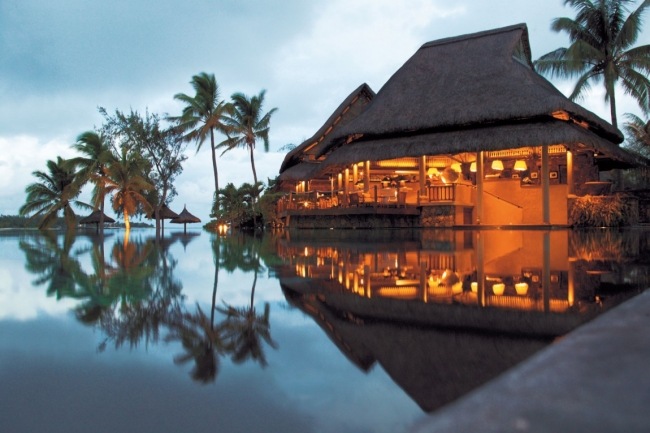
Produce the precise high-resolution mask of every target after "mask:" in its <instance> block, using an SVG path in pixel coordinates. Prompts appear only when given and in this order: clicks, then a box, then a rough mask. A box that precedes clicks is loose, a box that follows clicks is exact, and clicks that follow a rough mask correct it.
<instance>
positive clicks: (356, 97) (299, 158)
mask: <svg viewBox="0 0 650 433" xmlns="http://www.w3.org/2000/svg"><path fill="white" fill-rule="evenodd" d="M374 96H375V92H374V91H373V90H372V89H371V88H370V87H369V86H368V85H367V84H365V83H364V84H362V85H360V86H359V87H357V88H356V89H355V90H354V91H353V92H352V93H350V94H349V95H348V96H347V97H346V98H345V99H344V100H343V102H341V104H340V105H339V106H338V107H337V108H336V110H334V112H333V113H332V114H331V115H330V117H329V118H328V119H327V121H325V123H324V124H323V126H321V127H320V129H319V130H318V131H316V133H315V134H314V135H313V136H311V137H309V138H308V139H307V140H305V141H303V142H302V143H301V144H300V145H299V146H297V147H296V148H295V149H293V150H291V151H290V152H289V153H287V155H286V156H285V158H284V161H282V165H281V166H280V173H281V176H280V180H289V179H285V178H284V177H285V176H286V175H285V174H284V173H285V172H286V170H288V169H289V168H291V167H293V166H295V165H297V164H299V163H301V162H309V161H313V160H314V159H315V155H316V154H317V153H318V152H319V151H320V147H321V145H322V143H323V142H324V141H326V139H329V137H330V136H331V134H332V133H334V132H336V131H337V130H338V129H339V128H341V127H343V126H345V125H346V124H348V123H349V122H350V121H351V120H352V119H354V118H355V117H357V116H358V115H359V113H361V112H363V110H365V108H366V106H367V105H368V104H369V103H370V101H371V100H372V98H373V97H374ZM302 179H304V177H303V178H302Z"/></svg>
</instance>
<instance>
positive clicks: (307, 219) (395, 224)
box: [289, 214, 420, 229]
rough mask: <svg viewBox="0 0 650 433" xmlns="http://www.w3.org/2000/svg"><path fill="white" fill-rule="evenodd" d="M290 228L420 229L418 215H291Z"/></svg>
mask: <svg viewBox="0 0 650 433" xmlns="http://www.w3.org/2000/svg"><path fill="white" fill-rule="evenodd" d="M289 227H290V228H297V229H330V228H336V229H375V228H389V229H390V228H415V227H420V217H419V216H418V215H369V214H362V215H309V216H303V215H292V216H291V221H290V223H289Z"/></svg>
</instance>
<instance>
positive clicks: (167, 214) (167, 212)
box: [147, 204, 178, 220]
mask: <svg viewBox="0 0 650 433" xmlns="http://www.w3.org/2000/svg"><path fill="white" fill-rule="evenodd" d="M155 217H156V214H155V211H152V212H151V213H150V214H149V215H147V218H148V219H153V218H155ZM177 217H178V214H177V213H176V212H174V211H173V210H171V209H170V208H169V207H168V206H167V205H166V204H163V205H162V206H160V218H161V219H166V220H170V219H173V218H177Z"/></svg>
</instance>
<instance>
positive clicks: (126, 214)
mask: <svg viewBox="0 0 650 433" xmlns="http://www.w3.org/2000/svg"><path fill="white" fill-rule="evenodd" d="M130 233H131V221H129V211H127V210H126V208H125V209H124V248H126V246H127V245H128V243H129V234H130Z"/></svg>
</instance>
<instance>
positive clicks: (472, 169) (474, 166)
mask: <svg viewBox="0 0 650 433" xmlns="http://www.w3.org/2000/svg"><path fill="white" fill-rule="evenodd" d="M469 171H471V172H472V173H476V161H474V162H473V163H471V164H470V165H469Z"/></svg>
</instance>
